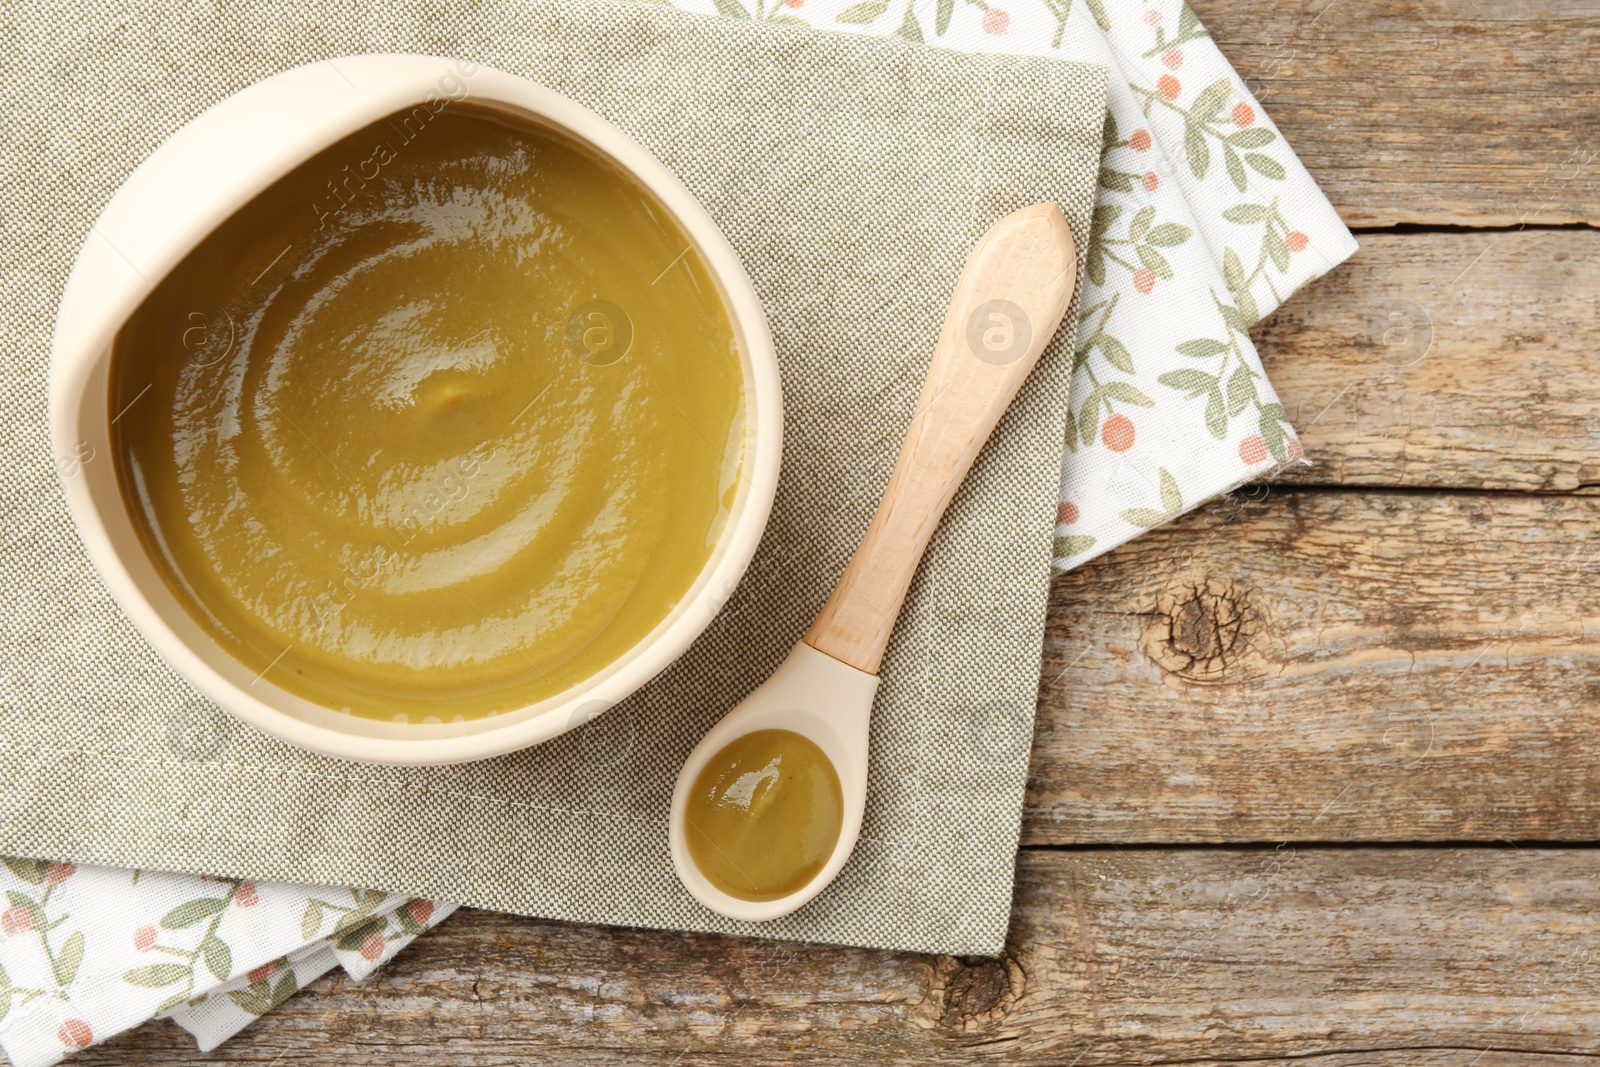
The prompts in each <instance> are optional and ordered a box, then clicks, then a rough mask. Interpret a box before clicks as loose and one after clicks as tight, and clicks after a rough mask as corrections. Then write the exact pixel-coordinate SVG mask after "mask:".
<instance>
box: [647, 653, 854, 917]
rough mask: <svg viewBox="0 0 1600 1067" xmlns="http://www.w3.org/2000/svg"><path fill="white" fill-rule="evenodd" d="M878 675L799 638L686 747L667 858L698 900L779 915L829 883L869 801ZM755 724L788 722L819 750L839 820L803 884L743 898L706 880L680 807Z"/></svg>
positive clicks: (731, 913) (779, 726)
mask: <svg viewBox="0 0 1600 1067" xmlns="http://www.w3.org/2000/svg"><path fill="white" fill-rule="evenodd" d="M877 691H878V678H877V675H873V674H868V673H866V672H865V671H858V670H856V669H855V668H854V667H851V666H849V665H848V664H845V663H840V662H839V661H838V660H836V659H834V658H833V657H832V656H829V655H826V654H825V653H822V652H818V651H817V650H816V649H814V648H812V647H811V646H810V645H808V644H806V643H805V642H804V641H801V642H800V643H799V644H797V645H795V646H794V651H793V652H791V653H790V654H789V657H788V658H787V659H785V660H784V661H783V663H782V664H780V665H779V666H778V669H777V670H775V671H773V672H772V676H771V677H770V678H768V679H767V680H766V681H765V682H763V683H761V685H760V686H758V687H757V688H756V690H755V692H753V693H751V694H750V695H749V696H747V697H745V698H744V700H742V701H741V702H740V703H739V704H738V705H737V706H736V707H735V708H734V709H733V710H732V711H730V712H729V713H728V714H727V715H726V716H724V717H723V718H722V720H721V721H720V722H718V723H717V724H716V725H715V726H713V727H712V728H711V729H710V730H709V731H707V733H706V735H705V737H703V738H701V739H700V743H699V744H698V745H696V746H695V747H694V750H693V751H692V752H690V753H689V758H688V759H686V760H685V761H684V763H683V770H682V771H681V772H679V774H678V783H677V786H676V788H674V789H673V791H672V821H671V829H670V831H669V835H668V836H669V843H670V845H671V848H672V863H673V866H674V867H676V868H677V871H678V877H679V878H681V879H682V880H683V884H684V887H685V888H686V889H688V890H689V892H690V893H691V894H692V895H693V896H694V898H695V899H696V900H698V901H699V902H700V903H702V904H704V905H705V906H706V907H708V908H710V909H711V910H712V911H716V912H720V913H722V914H723V915H726V916H728V917H729V918H732V919H744V920H747V921H750V922H761V921H763V920H766V919H776V918H778V917H779V916H782V915H787V914H789V913H790V912H791V911H794V910H795V909H796V908H798V907H800V906H801V905H803V904H805V903H806V902H807V901H809V900H810V899H811V898H812V897H814V896H816V895H817V894H818V893H820V892H822V890H823V889H825V888H827V885H828V883H829V882H831V881H833V879H834V876H835V875H837V874H838V873H839V869H840V868H842V867H843V866H844V865H845V861H846V860H848V859H849V858H850V853H851V851H853V850H854V849H855V846H856V838H857V837H858V836H860V833H861V817H862V814H863V813H864V812H865V811H866V807H867V724H868V722H869V712H870V710H871V708H872V698H873V695H874V694H875V693H876V692H877ZM757 730H792V731H794V732H795V733H797V734H800V735H801V736H802V737H805V738H807V739H809V740H810V741H811V742H812V743H813V744H815V745H816V746H817V747H818V748H820V749H821V750H822V754H823V755H825V756H827V757H828V760H829V762H831V763H832V764H833V769H834V772H835V773H836V774H838V776H839V792H840V794H841V796H842V798H843V801H844V804H843V821H842V823H841V824H840V827H839V841H838V843H837V844H836V845H834V848H833V855H832V856H830V857H829V858H828V862H827V864H826V865H825V866H824V867H823V868H822V870H820V871H818V872H817V873H816V875H815V876H814V877H813V878H812V879H811V881H810V882H808V883H807V884H806V885H805V886H804V887H802V888H801V889H799V890H797V891H796V892H794V893H791V894H789V895H788V896H785V897H780V898H778V899H777V900H745V899H743V898H741V897H736V896H732V895H730V894H728V893H724V892H723V891H722V890H720V889H718V888H717V887H716V886H715V885H713V884H712V883H711V881H710V880H709V879H707V878H706V876H705V875H704V874H703V873H701V871H700V868H699V867H698V866H696V865H695V862H694V858H693V857H692V856H690V854H689V840H688V837H689V832H690V831H689V828H688V823H687V821H686V819H685V813H686V811H687V809H688V804H689V791H690V790H691V789H693V788H694V782H695V780H696V779H697V778H699V776H700V772H701V771H703V770H705V767H706V763H707V761H709V760H710V759H711V758H712V757H713V756H715V755H716V754H717V753H719V752H721V751H722V750H723V749H724V748H726V747H727V746H728V745H730V744H732V743H733V742H734V741H735V740H737V739H738V738H740V737H743V736H744V735H745V734H749V733H754V732H755V731H757Z"/></svg>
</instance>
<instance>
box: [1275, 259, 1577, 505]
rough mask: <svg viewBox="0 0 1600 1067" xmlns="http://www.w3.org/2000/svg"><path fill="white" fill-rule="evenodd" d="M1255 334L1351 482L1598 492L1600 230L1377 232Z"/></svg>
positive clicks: (1324, 469)
mask: <svg viewBox="0 0 1600 1067" xmlns="http://www.w3.org/2000/svg"><path fill="white" fill-rule="evenodd" d="M1361 242H1362V248H1361V251H1360V252H1359V253H1357V254H1356V256H1355V257H1354V258H1353V259H1351V260H1350V261H1349V262H1348V263H1346V264H1344V265H1343V266H1341V267H1339V268H1338V269H1337V270H1335V271H1334V272H1333V273H1331V274H1330V275H1328V276H1327V277H1325V278H1323V279H1321V280H1320V281H1318V282H1317V283H1316V284H1315V285H1314V286H1312V287H1311V288H1310V289H1308V290H1307V291H1305V292H1302V293H1300V294H1299V295H1297V296H1295V297H1293V298H1291V299H1290V300H1289V302H1288V303H1286V304H1285V305H1284V306H1283V307H1281V308H1279V309H1278V310H1277V312H1275V313H1274V314H1273V315H1271V316H1270V317H1269V318H1268V319H1267V320H1266V321H1265V322H1263V323H1261V324H1260V325H1259V326H1257V327H1256V329H1255V330H1254V331H1252V332H1253V334H1254V336H1255V339H1256V343H1257V346H1258V348H1259V350H1260V353H1261V357H1262V361H1263V364H1264V365H1265V367H1266V370H1267V374H1268V376H1269V377H1270V378H1271V380H1272V384H1273V386H1274V387H1275V388H1276V389H1277V390H1278V394H1279V396H1280V397H1282V398H1283V401H1284V405H1285V407H1286V409H1287V410H1288V413H1289V416H1290V419H1291V421H1292V422H1293V423H1294V424H1295V426H1296V427H1297V428H1298V429H1299V431H1300V433H1301V436H1302V439H1303V441H1304V444H1305V449H1306V455H1307V457H1308V458H1310V459H1311V460H1313V461H1314V462H1315V463H1316V466H1315V467H1314V468H1311V469H1301V470H1297V471H1291V472H1289V473H1288V474H1286V475H1285V476H1284V477H1283V478H1282V479H1281V480H1282V481H1284V482H1291V483H1299V484H1331V485H1344V486H1428V487H1437V488H1446V487H1449V488H1472V489H1479V488H1482V489H1532V490H1540V491H1572V490H1576V489H1579V488H1581V487H1586V486H1590V485H1594V484H1595V483H1600V420H1596V419H1595V417H1594V413H1595V411H1596V410H1600V374H1596V367H1597V364H1596V362H1595V347H1596V335H1595V324H1596V322H1597V321H1600V232H1596V231H1588V230H1579V231H1544V232H1541V231H1529V232H1524V233H1484V234H1475V233H1442V234H1441V233H1428V234H1379V235H1368V236H1365V237H1363V238H1362V239H1361Z"/></svg>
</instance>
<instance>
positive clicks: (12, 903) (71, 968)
mask: <svg viewBox="0 0 1600 1067" xmlns="http://www.w3.org/2000/svg"><path fill="white" fill-rule="evenodd" d="M3 862H4V863H5V866H6V869H7V870H8V871H10V872H11V873H12V874H13V875H14V876H16V878H17V879H18V880H20V881H21V882H22V883H23V884H24V885H27V886H38V887H41V889H42V891H41V892H40V893H39V895H38V897H37V898H35V897H33V896H31V895H29V894H28V893H26V892H23V891H22V890H18V889H8V890H6V894H5V908H4V910H0V933H3V934H4V935H5V937H6V939H7V940H10V939H11V938H28V937H29V935H31V940H33V941H34V942H35V943H36V944H37V946H38V950H39V953H40V955H41V956H42V957H43V962H44V963H45V965H46V966H47V967H48V968H49V972H50V980H51V981H52V982H53V983H54V988H53V989H43V988H38V987H35V986H19V985H16V984H14V983H13V982H12V981H11V976H10V974H9V973H7V972H6V971H5V969H4V968H0V1019H4V1018H5V1017H6V1016H7V1015H8V1014H10V1012H11V1008H12V1005H13V1003H14V1002H15V1003H18V1004H27V1003H29V1002H31V1001H34V1000H37V999H38V998H40V997H50V998H52V999H55V1000H61V1001H66V1000H69V999H70V994H69V989H70V987H71V986H72V983H73V982H74V981H75V980H76V979H77V977H78V972H79V970H80V969H81V968H82V966H83V954H84V950H85V948H86V947H87V941H86V939H85V937H84V934H83V931H82V930H73V931H72V932H71V933H68V934H67V935H66V937H65V938H63V939H62V940H61V941H60V942H59V943H58V942H57V941H56V940H55V938H56V935H57V934H58V933H59V932H60V930H61V927H63V926H64V925H66V923H67V922H68V921H69V920H70V919H71V918H72V916H71V914H70V913H68V912H65V911H63V912H62V913H61V914H59V915H57V916H55V917H54V918H51V916H50V898H51V897H52V896H53V895H54V894H55V892H56V890H57V889H59V888H61V886H62V885H63V884H64V883H65V882H66V881H67V880H68V879H69V878H71V877H72V876H73V875H74V874H76V873H77V872H78V868H77V867H76V866H75V865H73V864H71V863H52V862H50V861H49V860H27V859H15V858H11V857H4V858H3Z"/></svg>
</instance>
